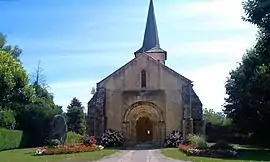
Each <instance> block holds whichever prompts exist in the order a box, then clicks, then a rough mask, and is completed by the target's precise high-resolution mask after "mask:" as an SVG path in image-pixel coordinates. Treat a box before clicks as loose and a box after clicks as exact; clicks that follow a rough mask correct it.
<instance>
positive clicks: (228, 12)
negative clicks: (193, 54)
mask: <svg viewBox="0 0 270 162" xmlns="http://www.w3.org/2000/svg"><path fill="white" fill-rule="evenodd" d="M165 10H166V11H167V12H164V13H165V15H164V14H163V13H162V14H163V16H164V17H165V16H167V18H169V19H172V20H175V19H185V20H189V21H192V20H194V21H195V24H196V25H194V26H192V28H193V29H196V28H197V29H208V30H209V29H218V30H222V29H223V30H224V29H232V30H234V29H245V28H251V26H250V25H249V24H248V23H246V22H243V21H242V19H241V16H244V11H243V7H242V1H241V0H204V1H190V2H187V3H183V2H179V3H178V4H175V5H171V6H168V8H167V9H165ZM160 15H161V14H160ZM168 15H170V16H169V17H168ZM161 16H162V15H161ZM163 16H162V17H163Z"/></svg>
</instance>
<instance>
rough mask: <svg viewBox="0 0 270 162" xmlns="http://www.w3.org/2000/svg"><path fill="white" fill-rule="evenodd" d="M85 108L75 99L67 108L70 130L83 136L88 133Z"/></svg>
mask: <svg viewBox="0 0 270 162" xmlns="http://www.w3.org/2000/svg"><path fill="white" fill-rule="evenodd" d="M83 110H84V107H83V106H82V103H81V102H80V101H79V100H78V99H77V98H76V97H74V98H73V99H72V100H71V102H70V104H69V105H68V107H67V114H66V115H67V118H68V128H69V131H73V132H76V133H79V134H81V135H84V134H85V131H86V121H85V114H84V111H83Z"/></svg>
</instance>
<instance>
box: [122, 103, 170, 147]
mask: <svg viewBox="0 0 270 162" xmlns="http://www.w3.org/2000/svg"><path fill="white" fill-rule="evenodd" d="M165 127H166V126H165V122H164V117H163V112H162V111H161V109H160V108H159V107H158V106H157V105H155V104H154V103H152V102H147V101H139V102H136V103H134V104H132V105H131V106H129V107H128V108H127V109H126V111H125V114H124V118H123V123H122V130H123V134H124V136H125V139H126V141H125V144H127V145H134V144H136V143H139V142H147V143H148V141H149V142H151V143H153V144H162V143H163V142H164V138H165V130H166V128H165Z"/></svg>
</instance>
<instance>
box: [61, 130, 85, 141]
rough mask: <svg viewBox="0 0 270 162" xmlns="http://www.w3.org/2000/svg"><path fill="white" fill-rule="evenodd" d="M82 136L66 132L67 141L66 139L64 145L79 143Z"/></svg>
mask: <svg viewBox="0 0 270 162" xmlns="http://www.w3.org/2000/svg"><path fill="white" fill-rule="evenodd" d="M82 137H83V136H82V135H80V134H77V133H74V132H68V133H67V139H66V142H65V143H66V144H75V143H80V142H81V139H82Z"/></svg>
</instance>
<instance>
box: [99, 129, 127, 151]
mask: <svg viewBox="0 0 270 162" xmlns="http://www.w3.org/2000/svg"><path fill="white" fill-rule="evenodd" d="M123 144H124V136H123V135H122V134H121V133H120V132H117V131H115V130H113V129H107V130H105V132H104V133H103V134H102V135H101V145H102V146H105V147H119V146H123Z"/></svg>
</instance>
